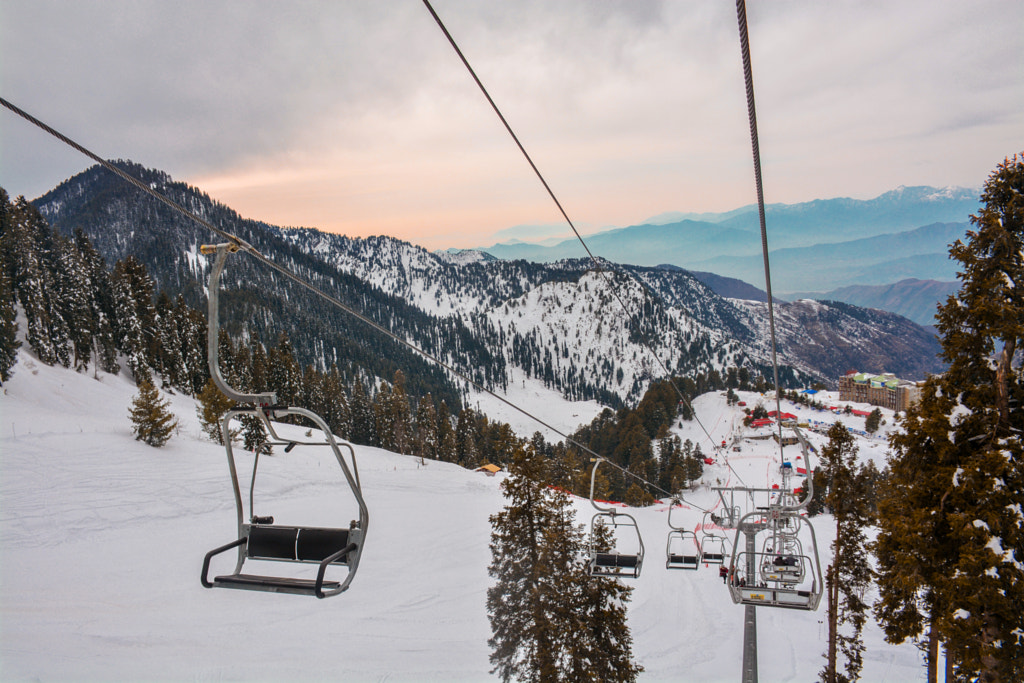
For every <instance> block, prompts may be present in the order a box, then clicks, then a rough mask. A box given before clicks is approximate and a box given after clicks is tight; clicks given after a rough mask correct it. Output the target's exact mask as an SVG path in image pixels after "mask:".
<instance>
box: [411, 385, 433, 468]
mask: <svg viewBox="0 0 1024 683" xmlns="http://www.w3.org/2000/svg"><path fill="white" fill-rule="evenodd" d="M414 435H415V436H414V440H413V452H414V453H416V454H418V455H419V456H420V459H423V458H427V459H429V460H437V451H438V439H437V410H436V409H435V408H434V398H433V397H432V396H431V395H430V394H427V395H426V396H424V397H423V398H421V399H420V402H419V405H418V406H416V426H415V429H414Z"/></svg>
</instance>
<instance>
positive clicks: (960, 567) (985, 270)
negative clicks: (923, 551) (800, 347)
mask: <svg viewBox="0 0 1024 683" xmlns="http://www.w3.org/2000/svg"><path fill="white" fill-rule="evenodd" d="M981 200H982V208H981V209H980V210H979V212H978V213H977V214H976V215H974V216H971V223H972V224H973V226H974V228H973V229H972V230H969V231H968V232H967V242H966V243H964V242H962V241H960V240H958V241H957V242H955V243H954V244H953V245H952V246H951V247H950V256H951V257H952V258H953V259H955V260H957V261H959V263H960V265H961V268H962V270H961V272H960V273H958V276H959V278H960V280H961V287H960V291H959V292H958V293H957V294H956V295H954V296H952V297H950V298H949V299H948V300H947V302H946V303H945V304H943V305H941V306H940V307H939V313H938V316H937V318H938V320H937V324H936V327H937V328H938V330H939V332H940V334H941V340H940V341H941V344H942V357H943V360H945V361H946V362H948V363H949V369H948V370H947V371H946V373H945V374H944V375H943V377H942V380H941V382H942V390H943V393H944V394H947V395H949V396H950V397H951V398H954V399H956V401H957V402H958V403H959V404H960V406H962V408H961V409H958V410H957V411H956V412H955V417H953V418H952V419H951V424H952V426H953V442H954V443H955V444H956V452H957V463H956V465H957V468H956V470H955V476H954V478H953V480H952V481H950V482H949V489H948V494H949V495H948V497H947V498H946V506H947V507H948V509H949V510H950V512H949V519H950V526H951V535H952V539H953V541H954V542H955V543H957V548H958V557H957V563H956V566H955V567H954V568H953V574H952V575H951V576H950V577H949V579H948V580H947V581H946V582H944V586H943V590H942V596H941V597H942V599H943V603H944V607H945V608H946V609H948V613H946V614H944V615H943V618H942V620H941V626H942V633H943V635H944V637H945V639H946V641H947V643H948V646H949V650H950V653H951V654H952V655H953V657H954V661H955V664H956V671H957V674H958V675H959V676H961V677H965V678H966V677H973V676H977V677H978V680H981V681H985V682H991V681H1003V680H1005V681H1009V680H1021V679H1022V678H1024V610H1021V609H1020V606H1021V605H1022V604H1024V565H1022V564H1021V558H1024V525H1022V523H1021V520H1022V513H1021V509H1022V507H1024V372H1022V367H1021V362H1020V353H1019V351H1020V350H1021V349H1024V153H1022V154H1020V155H1014V157H1013V158H1012V159H1009V158H1007V159H1006V160H1004V161H1003V163H1001V164H999V165H998V166H997V167H996V170H995V171H993V173H992V174H991V175H990V176H989V178H988V180H987V181H986V183H985V187H984V190H983V192H982V195H981ZM964 408H965V409H966V410H963V409H964Z"/></svg>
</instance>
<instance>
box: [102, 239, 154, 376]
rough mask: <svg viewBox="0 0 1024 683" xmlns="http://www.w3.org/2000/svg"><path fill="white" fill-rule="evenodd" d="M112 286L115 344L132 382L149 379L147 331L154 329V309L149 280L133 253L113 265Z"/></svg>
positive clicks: (151, 287) (151, 284)
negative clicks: (133, 380)
mask: <svg viewBox="0 0 1024 683" xmlns="http://www.w3.org/2000/svg"><path fill="white" fill-rule="evenodd" d="M111 279H112V283H113V288H114V310H115V322H116V323H117V329H116V334H117V345H118V348H119V349H120V350H121V352H122V353H124V355H125V356H126V361H125V362H126V363H127V365H128V369H129V370H130V371H131V373H132V377H134V378H135V379H136V381H140V382H141V381H142V380H147V381H148V380H150V378H151V368H152V366H153V358H152V354H151V351H152V349H153V348H155V347H153V345H152V344H151V340H150V339H147V332H148V333H149V334H150V335H152V334H153V333H154V332H155V325H154V321H155V317H156V312H155V310H154V309H153V281H152V280H151V279H150V277H149V274H148V273H146V269H145V266H143V265H142V264H141V263H139V261H138V260H137V259H136V258H135V257H134V256H127V257H125V258H124V259H122V260H121V261H118V262H117V263H116V264H115V265H114V274H113V277H112V278H111Z"/></svg>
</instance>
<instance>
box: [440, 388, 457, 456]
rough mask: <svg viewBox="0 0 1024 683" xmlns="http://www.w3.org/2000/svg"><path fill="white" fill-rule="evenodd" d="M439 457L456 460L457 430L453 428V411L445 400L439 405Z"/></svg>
mask: <svg viewBox="0 0 1024 683" xmlns="http://www.w3.org/2000/svg"><path fill="white" fill-rule="evenodd" d="M437 459H438V460H443V461H444V462H455V461H456V456H455V430H454V429H453V428H452V417H451V411H449V410H448V404H447V403H446V402H445V401H443V400H442V401H441V403H440V404H439V405H438V406H437Z"/></svg>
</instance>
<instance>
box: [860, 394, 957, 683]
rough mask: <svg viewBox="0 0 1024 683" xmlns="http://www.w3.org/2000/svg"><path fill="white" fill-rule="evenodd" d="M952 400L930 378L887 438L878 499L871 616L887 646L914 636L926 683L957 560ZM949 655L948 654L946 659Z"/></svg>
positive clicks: (932, 674) (934, 673)
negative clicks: (874, 594)
mask: <svg viewBox="0 0 1024 683" xmlns="http://www.w3.org/2000/svg"><path fill="white" fill-rule="evenodd" d="M954 405H955V403H954V402H953V400H952V399H951V398H950V397H949V396H946V395H943V394H942V392H941V388H940V382H939V380H938V379H936V378H932V379H929V380H928V381H927V382H926V383H925V385H924V387H923V388H922V390H921V400H920V402H919V403H918V404H917V405H914V406H911V407H910V408H909V409H908V410H907V411H906V413H905V415H904V417H903V419H902V430H900V431H898V432H894V433H893V434H892V435H891V436H890V437H889V443H890V445H891V447H892V450H891V453H890V456H889V467H888V471H887V476H886V477H885V478H883V480H882V483H881V486H880V491H879V502H878V526H879V531H878V537H877V539H876V540H875V542H874V545H873V550H874V554H875V557H876V558H877V563H878V581H877V583H878V591H879V599H878V602H876V603H875V606H874V612H875V618H876V620H877V621H878V623H879V624H880V625H881V626H882V628H883V629H884V631H885V638H886V640H887V641H889V642H890V643H902V642H904V641H905V640H907V639H908V638H912V639H914V640H916V641H918V643H919V645H921V646H922V649H923V650H924V652H925V654H926V656H925V660H926V666H927V672H928V673H927V679H928V681H929V683H936V681H937V680H938V662H939V641H940V639H941V636H940V633H939V620H940V619H942V618H944V617H945V615H947V614H948V612H949V610H948V607H946V606H945V603H944V602H943V598H942V595H943V592H944V584H945V581H946V578H947V577H949V576H951V575H952V574H953V571H954V569H953V568H954V567H955V566H956V565H957V563H958V555H959V552H958V544H957V543H956V542H955V541H954V538H953V534H952V529H951V521H952V518H951V514H950V513H951V512H952V511H953V510H952V508H951V506H950V505H949V503H950V500H949V493H950V491H951V487H952V485H953V482H954V481H955V479H956V477H957V474H956V470H957V460H958V455H957V452H956V451H957V449H956V445H955V444H954V443H953V441H952V439H951V438H950V435H951V433H952V427H951V425H950V423H949V415H950V414H951V413H952V411H953V408H954ZM948 661H949V657H948V656H947V662H948Z"/></svg>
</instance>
